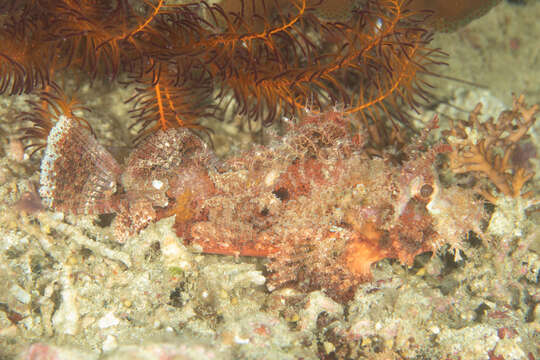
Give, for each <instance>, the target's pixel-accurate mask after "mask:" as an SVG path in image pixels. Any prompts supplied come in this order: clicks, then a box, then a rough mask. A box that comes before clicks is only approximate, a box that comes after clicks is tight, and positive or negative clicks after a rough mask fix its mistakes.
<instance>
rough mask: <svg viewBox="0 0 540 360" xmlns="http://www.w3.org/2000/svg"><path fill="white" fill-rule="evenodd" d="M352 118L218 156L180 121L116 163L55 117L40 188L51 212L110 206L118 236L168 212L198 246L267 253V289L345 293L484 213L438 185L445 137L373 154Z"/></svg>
mask: <svg viewBox="0 0 540 360" xmlns="http://www.w3.org/2000/svg"><path fill="white" fill-rule="evenodd" d="M358 124H359V122H357V121H355V120H354V119H349V118H346V117H344V116H343V115H342V114H340V113H336V112H331V113H327V114H324V115H319V116H314V115H309V116H305V117H304V118H303V119H301V120H299V121H298V123H296V124H292V125H290V128H289V129H288V132H287V135H285V136H284V137H281V138H280V137H278V136H276V135H274V134H272V135H271V138H272V139H271V141H270V143H269V144H268V145H264V146H263V145H255V146H253V147H252V148H251V149H250V150H249V151H246V152H243V153H240V154H237V155H235V156H232V157H230V158H228V159H226V160H219V159H217V158H216V157H215V156H214V155H213V153H212V151H211V149H210V148H209V147H208V146H207V145H206V144H205V143H204V142H203V141H202V140H201V139H200V138H199V137H197V136H196V135H195V134H193V133H192V132H191V131H189V130H186V129H170V130H168V131H166V132H164V131H158V132H157V133H156V134H154V135H152V136H150V137H149V138H147V139H146V141H144V142H143V143H141V144H140V145H139V146H138V147H137V148H136V149H135V150H134V151H133V152H132V154H131V155H130V157H129V158H128V159H127V161H126V163H125V165H124V166H123V167H122V166H120V165H119V164H117V163H116V161H115V160H114V159H113V158H112V156H111V155H110V154H108V153H107V152H106V151H105V150H104V149H103V148H102V147H101V146H100V145H99V144H98V143H97V141H96V140H95V139H94V137H93V136H92V134H91V132H90V131H89V130H87V129H86V128H85V127H84V126H83V125H82V124H81V123H79V122H77V121H74V120H70V119H69V118H66V117H62V118H61V120H60V121H59V122H58V123H57V124H56V126H55V129H54V130H53V131H51V134H50V136H49V139H48V145H47V148H46V152H45V156H44V158H43V162H42V175H41V189H40V194H41V196H42V197H43V198H44V200H45V202H46V203H47V204H48V205H49V206H50V207H51V208H53V209H56V210H61V211H67V212H72V213H87V214H100V213H116V218H115V220H114V222H113V225H112V226H113V227H114V232H115V234H116V236H117V239H118V240H119V241H121V242H123V241H126V239H128V238H129V237H130V236H131V235H134V234H136V233H137V232H138V231H140V230H141V229H143V228H144V227H146V226H147V225H148V224H150V223H152V222H155V221H157V220H159V219H161V218H164V217H168V216H172V215H175V216H176V218H175V224H174V227H175V230H176V232H177V234H178V236H180V237H181V238H183V239H184V241H185V243H186V244H190V245H193V246H194V247H197V248H199V249H202V252H203V253H213V254H222V255H235V256H258V257H265V258H267V259H268V261H267V262H266V268H267V270H268V277H267V278H268V281H267V286H268V288H269V290H273V289H276V288H279V287H283V286H288V285H294V286H296V287H298V288H299V289H302V290H305V291H309V290H314V289H322V290H323V291H325V292H326V293H327V294H328V295H330V296H331V297H333V298H334V299H337V300H340V301H345V300H347V299H349V298H350V297H351V296H352V295H353V294H354V290H355V288H356V285H357V284H359V283H360V282H363V281H366V280H369V279H370V277H371V272H370V266H371V264H373V263H374V262H377V261H379V260H381V259H384V258H396V259H399V261H400V262H401V263H403V264H407V265H411V264H412V262H413V259H414V257H415V256H416V255H418V254H420V253H424V252H435V251H436V250H437V249H439V248H440V247H441V246H442V245H444V244H449V245H450V248H451V249H453V250H454V251H458V249H459V248H460V244H461V241H462V240H463V238H464V237H465V235H466V234H467V233H468V232H469V231H470V230H473V231H477V232H481V230H480V228H479V224H480V221H481V220H482V218H483V217H484V213H483V207H482V205H481V203H480V202H479V201H478V200H477V199H476V198H475V195H474V194H473V192H472V191H471V192H469V191H467V190H465V189H459V190H457V189H456V188H454V187H450V188H443V187H442V186H441V185H440V184H439V182H438V178H437V174H436V172H435V169H434V161H435V158H436V156H437V154H439V153H441V152H446V151H448V149H447V147H446V146H444V145H435V146H433V147H431V148H430V149H426V148H425V146H424V145H423V144H422V143H423V142H424V141H423V139H419V140H418V141H417V143H413V144H411V145H409V147H408V148H407V149H406V151H405V155H406V156H405V157H404V159H402V160H401V161H400V162H397V161H396V160H395V157H390V156H380V157H371V156H369V155H368V154H369V151H367V150H366V148H367V146H366V144H365V137H366V135H365V134H364V132H363V130H362V127H361V126H360V125H358ZM456 194H459V196H457V195H456Z"/></svg>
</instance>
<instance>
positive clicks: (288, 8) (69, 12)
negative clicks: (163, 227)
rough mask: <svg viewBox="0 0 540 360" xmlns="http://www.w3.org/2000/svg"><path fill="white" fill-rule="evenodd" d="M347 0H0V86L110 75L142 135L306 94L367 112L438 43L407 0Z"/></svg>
mask: <svg viewBox="0 0 540 360" xmlns="http://www.w3.org/2000/svg"><path fill="white" fill-rule="evenodd" d="M355 3H356V2H355V1H338V2H335V1H330V0H323V1H314V0H291V1H282V0H257V1H251V0H249V1H248V0H238V1H227V0H224V1H222V2H221V3H219V2H218V3H216V4H213V5H211V4H210V3H207V2H205V1H198V2H193V3H188V4H175V5H173V4H168V3H167V2H165V1H163V0H139V1H134V2H131V1H130V2H128V1H126V0H120V1H116V2H112V1H103V0H101V1H95V0H80V1H68V0H53V1H44V0H37V1H4V2H2V5H0V10H4V11H9V12H10V17H9V18H1V19H0V21H1V23H0V25H1V27H0V93H8V94H20V93H29V92H32V91H35V90H42V91H48V90H49V87H50V86H51V84H53V83H54V82H55V81H56V82H59V81H58V80H60V79H63V78H65V76H66V75H67V74H73V73H82V74H84V75H86V76H87V77H88V78H90V79H95V80H106V81H116V80H117V79H121V80H122V83H126V82H127V83H128V84H132V85H133V89H134V90H133V92H134V93H133V97H132V98H131V99H126V100H127V101H130V103H131V104H132V106H133V111H132V114H133V116H134V118H135V119H136V122H137V125H138V129H139V130H140V131H141V135H142V136H145V135H147V134H149V132H151V131H156V130H158V129H168V128H171V127H197V123H198V121H199V119H200V118H201V117H202V116H205V115H208V114H213V115H219V114H220V111H225V110H232V111H233V112H234V113H237V114H242V115H245V118H246V119H247V121H261V122H263V123H264V124H268V123H270V122H273V121H275V120H280V119H281V118H282V117H283V116H286V117H289V118H290V117H291V116H292V115H295V114H298V113H299V112H300V110H302V109H303V108H304V107H305V106H306V105H309V106H310V108H311V109H312V111H315V110H318V111H321V110H324V108H326V107H328V106H334V105H340V106H344V107H345V108H346V109H347V111H348V112H349V113H353V112H358V113H362V114H363V117H364V121H365V122H366V123H367V122H373V121H374V120H373V119H374V116H375V115H377V114H380V113H383V114H392V115H395V114H399V113H400V109H401V107H402V105H403V104H407V105H410V106H414V105H415V104H416V102H417V100H418V99H419V98H421V97H424V96H425V92H424V89H423V87H424V86H423V85H424V82H423V80H421V79H419V77H418V74H419V73H422V72H425V71H428V69H427V68H428V67H429V65H430V64H433V63H437V62H438V61H437V54H438V52H437V51H434V50H432V49H430V48H429V47H428V46H429V42H430V34H429V32H428V31H427V30H426V28H425V27H424V22H425V17H426V16H427V13H425V14H424V13H422V12H414V11H411V9H409V8H408V4H409V2H408V1H405V0H367V1H362V2H361V5H360V6H356V5H355ZM344 14H346V15H347V14H348V15H349V16H343V15H344ZM337 17H339V19H336V18H337ZM66 71H70V72H69V73H67V72H66ZM429 71H431V70H429ZM79 78H82V79H84V76H81V77H79ZM66 115H69V114H66ZM375 122H376V121H375ZM376 123H377V122H376ZM36 125H37V126H38V127H40V124H39V122H37V123H36ZM147 130H148V131H147ZM34 135H38V134H37V133H36V134H34ZM39 135H41V136H42V135H43V134H41V133H40V134H39ZM45 135H46V134H45ZM42 137H43V136H42Z"/></svg>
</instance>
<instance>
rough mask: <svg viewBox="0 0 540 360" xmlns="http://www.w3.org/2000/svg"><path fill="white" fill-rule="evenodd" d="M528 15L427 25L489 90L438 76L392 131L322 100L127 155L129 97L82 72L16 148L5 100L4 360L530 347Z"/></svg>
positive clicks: (427, 355) (410, 354) (18, 104)
mask: <svg viewBox="0 0 540 360" xmlns="http://www.w3.org/2000/svg"><path fill="white" fill-rule="evenodd" d="M496 2H497V1H486V2H469V4H470V5H474V6H477V9H478V12H477V13H474V14H473V15H475V16H476V15H479V14H480V13H482V12H483V10H485V9H486V8H484V7H483V5H486V6H492V5H494V4H495V3H496ZM340 3H343V4H350V2H349V1H343V2H340ZM421 3H423V2H422V1H414V2H413V4H417V5H418V6H420V4H421ZM433 4H438V2H434V3H433ZM475 4H476V5H475ZM441 6H442V5H441ZM319 10H320V11H321V16H323V15H324V16H327V17H330V18H331V17H335V16H341V14H337V15H336V14H335V13H333V12H332V11H333V10H335V9H333V8H331V7H330V8H328V9H325V8H321V9H319ZM438 11H439V15H438V16H442V15H443V14H446V16H447V19H449V17H448V16H449V14H450V13H448V12H443V8H442V7H439V8H438ZM323 12H324V14H323ZM469 14H471V13H469ZM538 16H540V4H539V3H538V2H528V4H527V5H512V4H510V3H508V2H503V3H501V4H500V5H499V6H498V7H496V8H494V9H493V10H492V11H491V12H490V13H489V14H488V15H487V16H485V17H482V18H481V19H478V20H476V21H474V22H472V23H471V24H470V25H468V26H465V27H464V28H461V29H459V30H457V32H454V33H450V34H446V33H445V34H437V36H436V37H435V39H434V40H433V45H434V46H441V47H442V48H443V50H445V51H447V52H449V53H450V57H449V60H448V61H449V62H450V63H451V64H450V66H449V67H448V70H444V71H445V74H446V75H448V76H452V77H458V78H462V79H466V80H470V81H473V82H477V83H479V84H480V85H485V86H486V87H487V88H488V89H483V88H480V87H479V86H478V85H475V86H469V85H467V84H463V83H455V82H450V81H447V80H443V79H441V80H440V82H437V83H435V84H434V85H436V86H437V88H436V89H435V95H436V96H435V99H434V100H433V102H432V103H430V105H429V106H425V107H419V108H418V112H414V111H410V113H406V114H405V115H404V116H407V117H408V118H409V119H410V124H411V128H412V127H413V125H414V126H415V127H416V128H418V129H422V130H420V131H417V132H414V131H411V132H410V133H407V134H406V136H405V135H404V134H405V133H404V132H401V131H397V132H395V131H394V132H392V131H390V132H388V133H384V134H383V133H381V132H380V129H374V128H370V127H369V124H367V123H366V122H365V121H364V119H362V117H361V116H360V115H359V114H346V113H344V112H343V111H342V109H340V108H339V107H335V108H332V109H330V110H329V111H326V112H323V113H320V112H317V111H314V112H310V111H309V109H306V111H303V112H302V114H300V115H301V116H295V117H290V118H285V119H283V121H282V124H275V125H274V126H272V127H270V128H268V129H265V131H264V133H263V134H262V135H261V133H260V132H259V131H258V130H259V128H257V126H258V125H257V124H251V125H252V126H254V128H253V127H252V128H249V126H248V124H247V123H246V122H245V121H242V120H241V119H240V118H239V117H238V116H231V118H230V119H226V121H222V122H212V121H211V120H205V122H203V123H202V125H203V126H205V127H208V128H211V129H213V133H209V134H206V133H201V134H199V135H200V136H198V135H196V133H195V132H193V131H191V130H187V129H178V128H172V129H167V130H159V131H156V132H155V133H153V134H151V135H149V136H146V137H145V138H143V139H141V140H140V141H139V142H138V144H137V145H136V146H128V144H129V143H130V142H129V139H130V136H132V135H134V134H135V131H132V129H131V130H130V129H128V128H127V125H126V121H125V119H126V118H127V117H128V116H129V113H128V111H129V110H130V106H129V105H130V104H127V105H126V104H124V99H126V98H129V97H130V96H131V95H132V93H133V92H134V89H133V88H131V87H127V88H124V87H119V86H108V85H106V84H105V85H104V84H99V83H96V84H94V85H93V86H91V87H90V86H85V85H83V86H80V89H79V91H78V94H79V96H80V100H81V103H84V104H85V105H86V106H88V107H89V108H91V109H92V112H91V113H89V114H88V115H85V118H86V119H87V120H88V123H91V124H92V129H90V127H88V126H87V123H85V122H84V121H80V120H78V119H77V118H73V117H70V116H64V115H70V114H63V115H62V116H59V117H58V118H59V121H58V122H56V123H55V124H54V126H51V129H52V130H51V131H50V132H49V133H48V135H47V142H46V146H45V148H44V150H43V152H37V153H36V154H35V155H34V156H32V157H29V152H28V151H27V152H25V151H24V144H23V143H22V142H21V141H19V139H18V138H17V135H16V134H17V132H18V131H20V129H19V127H20V125H21V124H16V123H15V122H14V121H12V119H14V118H16V116H17V114H18V113H20V112H21V111H23V112H24V111H30V110H32V108H31V107H29V105H28V103H26V100H33V101H34V102H36V101H37V103H38V105H39V99H38V98H36V97H34V96H33V95H21V96H17V97H10V96H3V97H2V98H0V133H1V135H2V136H1V138H0V144H1V147H0V198H1V199H2V200H0V233H1V234H2V236H1V239H0V279H1V280H2V281H0V359H11V358H18V359H25V360H26V359H28V360H30V359H55V360H62V359H75V360H77V359H211V358H213V359H317V358H319V359H448V360H449V359H456V360H457V359H474V360H476V359H486V360H493V359H497V360H498V359H506V360H509V359H526V360H529V359H534V358H539V357H540V353H539V351H540V350H539V348H538V343H539V336H540V307H539V306H538V303H539V302H540V291H539V282H540V233H539V231H538V225H539V222H540V217H539V215H538V213H539V212H538V206H539V203H538V201H539V199H540V191H539V190H540V189H539V187H538V184H539V175H540V163H539V161H538V155H537V154H538V151H539V149H540V146H539V144H540V139H539V134H540V129H539V127H540V122H538V121H536V122H535V119H536V118H538V117H539V115H538V108H537V106H535V105H534V104H539V103H540V90H539V88H538V84H537V83H536V82H535V81H532V80H531V79H532V78H535V74H538V73H539V72H540V63H539V61H540V60H539V59H540V53H539V52H538V51H539V50H538V49H537V46H535V44H534V42H533V41H532V40H533V39H534V38H535V37H536V36H537V35H538V34H539V33H540V28H538V25H536V18H537V17H538ZM471 17H473V16H472V15H469V16H468V17H467V16H465V17H463V16H459V20H455V21H450V23H451V24H450V25H452V26H455V25H456V22H458V23H459V24H464V23H465V22H468V21H469V20H471ZM456 19H458V18H456ZM435 25H436V26H439V27H440V26H442V27H445V26H447V25H448V24H447V25H443V23H442V22H438V23H436V24H435ZM452 26H451V27H452ZM494 28H496V29H498V31H500V34H495V31H493V29H494ZM503 69H508V72H503V71H502V70H503ZM446 71H448V72H446ZM426 76H427V75H426ZM509 77H510V78H509ZM70 81H71V82H72V85H73V83H76V82H77V81H76V80H73V79H71V80H70V78H69V77H68V78H67V79H66V82H67V83H70ZM430 82H431V83H434V82H433V81H430ZM512 91H515V92H516V93H524V94H525V96H523V97H520V96H517V95H516V96H514V97H513V98H512V96H511V92H512ZM36 99H37V100H36ZM479 103H481V104H482V105H478V104H479ZM399 129H400V130H403V128H402V127H400V128H399ZM130 131H131V133H130ZM403 131H404V130H403ZM254 133H255V135H253V134H254ZM381 134H382V135H384V139H382V140H380V141H379V140H377V139H375V138H376V136H377V135H381ZM208 136H210V138H211V140H212V141H211V142H210V141H208Z"/></svg>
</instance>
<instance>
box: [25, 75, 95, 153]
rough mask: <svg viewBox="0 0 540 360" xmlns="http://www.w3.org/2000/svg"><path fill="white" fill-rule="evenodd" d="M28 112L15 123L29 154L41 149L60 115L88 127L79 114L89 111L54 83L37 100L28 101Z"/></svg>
mask: <svg viewBox="0 0 540 360" xmlns="http://www.w3.org/2000/svg"><path fill="white" fill-rule="evenodd" d="M27 102H28V104H29V105H30V111H25V112H21V113H20V115H19V116H18V118H17V121H18V122H19V123H21V124H23V126H22V127H21V129H20V134H21V140H23V141H24V142H26V143H27V145H26V147H25V148H26V149H32V152H31V154H32V155H33V154H34V153H35V152H37V151H39V150H41V149H43V148H44V147H45V146H46V145H47V144H46V141H47V137H48V136H49V133H50V131H51V129H52V128H53V126H54V125H55V124H56V122H57V121H58V119H59V118H60V116H61V115H64V116H66V117H68V118H70V119H72V120H73V121H77V122H81V123H83V124H84V127H86V128H87V129H89V130H90V131H92V130H91V128H90V125H89V124H88V122H87V121H86V120H84V119H83V118H82V117H81V116H80V113H81V112H82V111H89V109H88V108H86V107H84V106H83V105H82V104H81V103H79V101H78V100H77V99H75V98H73V97H69V96H68V95H66V94H65V93H64V92H63V91H62V89H61V88H60V87H59V86H58V85H57V84H55V83H50V84H49V85H48V86H47V88H46V89H45V90H43V91H41V92H40V93H39V94H38V100H28V101H27Z"/></svg>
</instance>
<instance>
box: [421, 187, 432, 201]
mask: <svg viewBox="0 0 540 360" xmlns="http://www.w3.org/2000/svg"><path fill="white" fill-rule="evenodd" d="M431 194H433V186H431V185H429V184H424V185H422V187H421V188H420V195H421V196H422V197H424V198H426V197H428V196H430V195H431Z"/></svg>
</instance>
